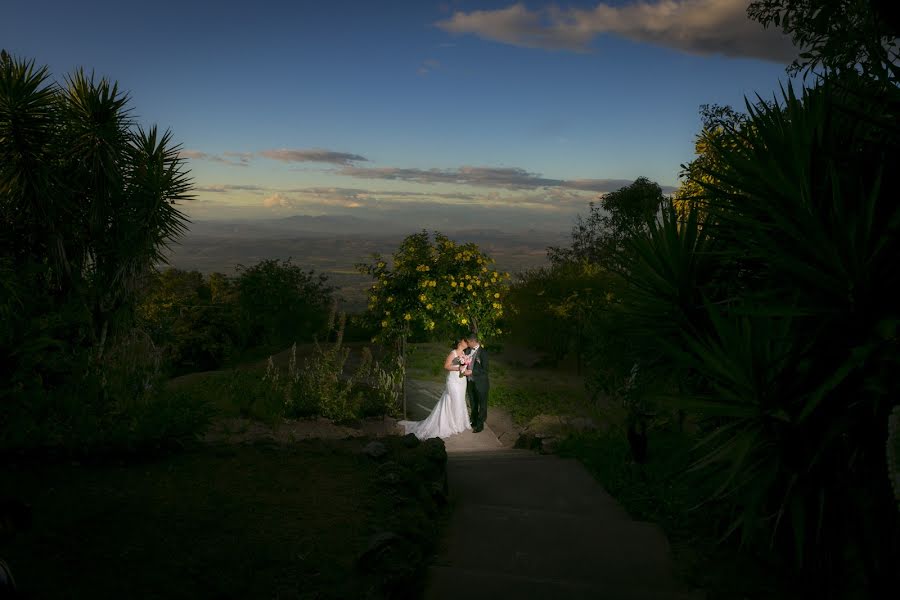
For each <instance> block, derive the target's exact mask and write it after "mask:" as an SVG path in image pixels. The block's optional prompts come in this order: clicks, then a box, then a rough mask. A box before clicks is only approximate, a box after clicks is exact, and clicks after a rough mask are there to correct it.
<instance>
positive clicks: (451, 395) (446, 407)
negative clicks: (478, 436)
mask: <svg viewBox="0 0 900 600" xmlns="http://www.w3.org/2000/svg"><path fill="white" fill-rule="evenodd" d="M453 354H454V356H458V355H457V354H456V350H454V351H453ZM399 424H400V425H402V426H403V429H404V430H405V432H406V433H407V434H410V433H414V434H415V435H416V437H417V438H419V439H420V440H427V439H429V438H435V437H439V438H445V437H450V436H451V435H455V434H457V433H462V432H463V431H465V430H466V429H469V428H470V425H469V411H468V409H467V408H466V378H465V377H460V376H459V372H457V371H448V372H447V385H446V387H444V393H443V394H442V395H441V399H440V400H438V402H437V404H435V405H434V408H432V409H431V414H429V415H428V416H427V417H425V419H424V420H423V421H400V422H399Z"/></svg>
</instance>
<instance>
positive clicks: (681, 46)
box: [437, 0, 797, 63]
mask: <svg viewBox="0 0 900 600" xmlns="http://www.w3.org/2000/svg"><path fill="white" fill-rule="evenodd" d="M749 4H750V0H639V1H632V2H630V3H628V4H624V5H621V6H612V5H610V4H606V3H603V2H601V3H599V4H597V5H596V6H595V7H594V8H590V9H582V8H569V9H560V8H557V7H553V6H551V7H548V8H543V9H538V10H530V9H528V8H527V7H525V6H524V5H522V4H513V5H512V6H509V7H507V8H501V9H497V10H476V11H472V12H468V13H466V12H461V11H459V12H455V13H453V16H452V17H450V18H449V19H447V20H444V21H439V22H438V23H437V26H438V27H440V28H441V29H443V30H444V31H447V32H449V33H453V34H472V35H476V36H478V37H480V38H483V39H486V40H491V41H495V42H501V43H504V44H510V45H513V46H523V47H527V48H543V49H547V50H567V51H573V52H587V51H590V49H591V46H590V44H591V42H592V41H593V40H594V39H595V38H596V37H597V36H599V35H603V34H611V35H617V36H619V37H623V38H626V39H629V40H632V41H635V42H645V43H651V44H656V45H658V46H665V47H668V48H674V49H676V50H681V51H683V52H687V53H689V54H699V55H711V54H723V55H725V56H730V57H749V58H759V59H763V60H770V61H775V62H781V63H786V62H789V61H790V60H791V59H793V58H794V57H795V56H796V54H797V50H796V49H795V48H794V47H793V46H792V44H791V42H790V40H789V38H788V37H787V36H785V35H783V34H782V33H781V32H780V31H776V30H767V29H764V28H763V27H762V25H760V24H759V23H756V22H754V21H751V20H750V19H749V18H748V17H747V6H748V5H749Z"/></svg>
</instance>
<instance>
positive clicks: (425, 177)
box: [337, 166, 563, 189]
mask: <svg viewBox="0 0 900 600" xmlns="http://www.w3.org/2000/svg"><path fill="white" fill-rule="evenodd" d="M337 174H339V175H346V176H348V177H358V178H360V179H388V180H394V181H411V182H415V183H454V184H463V185H473V186H481V187H498V188H506V189H534V188H539V187H551V186H558V185H562V183H563V182H562V181H561V180H559V179H545V178H543V177H540V176H538V175H535V174H534V173H529V172H528V171H525V170H524V169H519V168H516V167H466V166H464V167H459V168H458V169H403V168H397V167H379V168H367V167H344V168H343V169H340V170H338V171H337Z"/></svg>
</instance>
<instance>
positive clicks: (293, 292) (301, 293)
mask: <svg viewBox="0 0 900 600" xmlns="http://www.w3.org/2000/svg"><path fill="white" fill-rule="evenodd" d="M236 286H237V291H238V305H239V322H240V326H241V335H242V341H243V343H244V345H245V347H248V346H250V345H262V344H282V345H283V346H282V347H284V346H286V345H287V344H289V343H291V342H292V341H293V340H298V339H302V340H307V339H310V338H311V337H313V336H314V335H315V334H316V333H319V332H321V331H322V326H323V325H325V324H326V320H327V316H328V310H329V306H330V304H331V303H332V299H331V296H332V291H333V290H332V288H331V286H329V285H328V283H327V277H326V276H325V275H323V274H319V275H318V276H317V275H316V274H315V273H314V272H313V271H304V270H303V269H302V268H300V267H299V266H297V265H294V264H292V263H291V259H288V260H285V261H282V260H278V259H274V260H263V261H260V262H259V263H257V264H255V265H253V266H251V267H244V266H243V265H238V277H237V280H236Z"/></svg>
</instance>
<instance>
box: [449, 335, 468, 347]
mask: <svg viewBox="0 0 900 600" xmlns="http://www.w3.org/2000/svg"><path fill="white" fill-rule="evenodd" d="M465 339H466V336H464V335H458V336H456V337H455V338H453V341H452V342H450V349H451V350H456V347H457V346H459V343H460V342H463V341H465Z"/></svg>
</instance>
